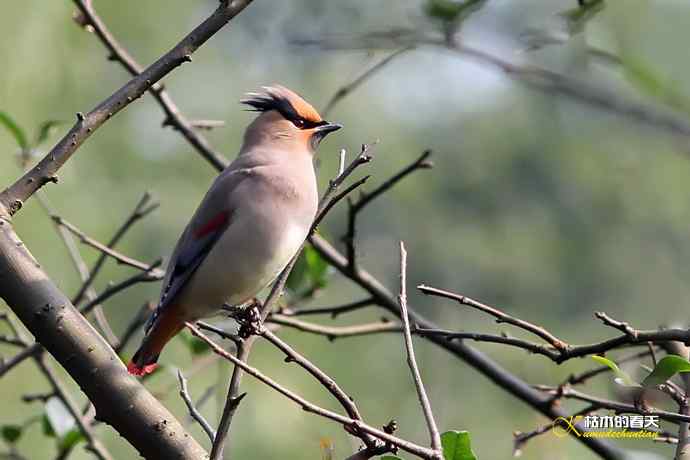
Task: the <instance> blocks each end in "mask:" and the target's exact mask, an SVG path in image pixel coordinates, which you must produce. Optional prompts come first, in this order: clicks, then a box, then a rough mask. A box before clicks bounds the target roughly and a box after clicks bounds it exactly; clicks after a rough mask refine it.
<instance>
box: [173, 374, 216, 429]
mask: <svg viewBox="0 0 690 460" xmlns="http://www.w3.org/2000/svg"><path fill="white" fill-rule="evenodd" d="M177 380H178V381H179V382H180V397H181V398H182V400H183V401H184V403H185V405H186V406H187V410H189V415H191V416H192V418H193V419H194V420H196V421H197V423H199V425H201V428H202V429H203V430H204V432H205V433H206V435H207V436H208V437H209V439H210V440H211V442H213V439H214V438H215V437H216V432H215V431H214V430H213V428H211V425H210V424H209V423H208V422H207V421H206V419H205V418H204V416H203V415H201V413H200V412H199V411H198V410H197V409H196V407H194V402H192V398H191V397H190V396H189V390H188V389H187V379H186V378H184V375H183V374H182V370H181V369H178V370H177Z"/></svg>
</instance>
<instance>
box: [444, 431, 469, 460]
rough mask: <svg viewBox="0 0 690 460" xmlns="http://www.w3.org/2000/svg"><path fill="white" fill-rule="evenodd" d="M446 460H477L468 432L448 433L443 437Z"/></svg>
mask: <svg viewBox="0 0 690 460" xmlns="http://www.w3.org/2000/svg"><path fill="white" fill-rule="evenodd" d="M441 444H442V445H443V458H444V459H445V460H477V457H476V456H475V455H474V452H472V446H471V442H470V434H469V433H468V432H467V431H446V432H445V433H443V434H442V435H441Z"/></svg>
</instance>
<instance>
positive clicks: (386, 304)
mask: <svg viewBox="0 0 690 460" xmlns="http://www.w3.org/2000/svg"><path fill="white" fill-rule="evenodd" d="M309 242H310V243H311V244H312V247H313V248H314V249H316V250H317V251H318V253H319V254H320V255H321V257H323V258H324V259H325V260H326V261H327V262H328V263H329V264H331V266H332V267H333V268H335V269H336V270H338V272H340V273H341V274H342V275H344V276H345V277H347V278H349V279H350V280H352V281H353V282H354V283H355V284H357V285H358V286H359V287H361V288H362V289H363V290H364V291H366V292H367V293H368V294H369V295H371V296H372V297H374V298H376V299H377V303H378V304H379V305H381V306H382V307H383V308H384V309H385V310H387V311H388V312H390V313H392V314H395V315H397V316H399V315H400V306H399V305H398V302H397V299H396V297H395V295H394V294H392V293H391V292H390V291H389V290H388V289H387V288H386V287H385V286H384V285H383V284H382V283H381V282H380V281H379V280H378V279H376V278H375V277H374V276H372V275H371V274H370V273H369V272H368V271H366V270H365V269H364V268H363V267H358V269H357V270H356V271H352V270H351V269H350V265H349V263H348V259H347V257H346V256H345V255H343V254H341V253H340V252H339V251H338V250H337V249H336V248H334V247H333V245H331V244H330V243H329V242H328V241H327V240H325V239H324V238H323V237H321V236H320V235H318V234H313V235H311V236H310V237H309ZM408 315H409V317H410V320H411V322H412V323H413V324H415V325H417V326H418V327H422V328H426V329H438V328H439V327H438V326H437V325H436V324H434V323H433V322H431V321H429V320H428V319H426V318H424V317H423V316H422V315H420V314H419V313H417V312H415V311H414V310H412V309H409V311H408ZM292 319H294V318H292ZM428 339H429V340H430V341H431V342H432V343H434V344H436V345H438V346H440V347H441V348H443V349H444V350H446V351H448V352H449V353H451V354H452V355H453V356H455V357H456V358H458V359H461V360H463V361H464V362H466V363H468V364H469V365H470V366H472V367H473V368H474V369H476V370H477V371H479V372H481V373H482V374H483V375H485V376H486V377H487V378H489V379H490V380H491V381H492V382H494V383H495V384H496V385H497V386H498V387H499V388H501V389H502V390H504V391H507V392H508V393H510V394H511V395H513V396H515V397H516V398H518V399H520V400H521V401H524V402H525V403H527V404H529V405H530V406H531V407H532V408H533V409H535V410H536V411H538V412H540V413H542V414H544V415H545V416H546V417H548V418H549V419H552V420H553V419H556V418H558V417H561V416H566V415H567V413H566V412H564V411H563V410H562V409H560V408H559V407H558V406H556V405H554V404H552V402H553V401H552V398H551V397H549V396H547V395H544V394H543V393H541V392H539V391H537V390H535V389H534V388H532V387H531V386H530V385H529V384H527V383H526V382H524V381H523V380H521V379H520V378H518V377H517V376H516V375H514V374H513V373H511V372H509V371H508V370H506V369H505V368H503V367H502V366H500V365H499V364H497V363H496V362H495V361H493V360H492V359H490V358H488V357H487V356H485V355H484V354H483V353H481V352H480V351H478V350H477V349H475V348H473V347H471V346H469V345H467V344H466V343H464V342H451V341H448V340H446V339H445V338H443V337H438V336H429V337H428ZM575 439H577V440H578V441H579V442H581V443H583V444H584V445H586V446H587V447H588V448H590V449H591V450H593V451H594V452H596V453H597V454H598V455H599V456H601V457H602V458H604V459H607V460H617V459H619V458H621V457H622V456H623V450H622V449H620V448H618V447H617V446H615V445H613V444H611V443H610V442H606V441H604V440H600V439H593V438H586V437H576V438H575Z"/></svg>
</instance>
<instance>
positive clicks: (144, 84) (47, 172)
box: [0, 0, 251, 217]
mask: <svg viewBox="0 0 690 460" xmlns="http://www.w3.org/2000/svg"><path fill="white" fill-rule="evenodd" d="M250 3H251V0H235V1H233V2H231V3H230V2H228V1H223V2H221V4H220V5H219V6H218V8H217V9H216V10H215V11H214V12H213V14H212V15H211V16H210V17H209V18H208V19H206V20H205V21H204V22H202V23H201V24H200V25H199V26H197V27H196V28H195V29H194V30H193V31H192V32H191V33H189V34H188V35H187V36H186V37H184V38H183V39H182V40H181V41H180V42H179V43H178V44H177V45H176V46H175V47H174V48H173V49H171V50H170V51H168V52H167V53H165V54H164V55H163V56H161V57H160V58H159V59H158V60H157V61H156V62H154V63H153V64H151V65H150V66H149V67H147V68H146V69H145V70H144V71H143V72H141V73H140V74H139V75H138V76H136V77H134V78H132V79H131V80H130V81H129V82H127V83H126V84H125V85H124V86H122V87H121V88H120V89H118V90H117V91H116V92H115V93H113V94H112V95H111V96H110V97H108V98H107V99H106V100H104V101H103V102H101V103H100V104H98V105H97V106H96V107H94V108H93V109H92V110H91V111H90V112H89V113H87V114H86V115H84V114H81V113H79V114H78V116H77V122H76V124H75V125H74V126H73V127H72V129H70V130H69V132H68V133H67V134H66V135H65V136H64V137H63V138H62V139H61V140H60V142H58V143H57V145H56V146H55V147H53V149H52V150H51V151H50V152H48V154H47V155H46V156H45V157H44V158H43V159H42V160H41V161H40V162H39V163H38V164H37V165H36V166H34V167H33V168H32V169H31V170H29V171H28V172H26V173H25V174H24V175H23V176H22V177H21V178H20V179H19V180H17V181H16V182H15V183H14V184H12V186H10V187H9V188H7V189H5V190H4V191H3V192H2V193H0V215H4V216H5V217H8V216H11V215H13V214H14V213H16V212H17V211H18V210H19V209H20V208H21V207H22V205H23V203H24V202H25V201H26V200H28V199H29V197H31V195H33V194H34V193H35V192H36V191H37V190H38V189H40V188H41V187H43V185H45V184H46V183H48V182H54V181H56V180H57V176H56V174H57V172H58V170H59V169H60V168H61V167H62V165H64V164H65V162H66V161H67V160H69V158H70V157H71V156H72V154H74V152H75V151H76V150H77V149H78V148H79V146H81V144H83V143H84V141H86V139H88V138H89V137H90V136H91V134H92V133H93V132H94V131H95V130H96V129H98V128H99V127H100V126H102V125H103V124H104V123H105V122H106V121H108V120H109V119H110V118H111V117H112V116H113V115H115V114H116V113H118V112H119V111H120V110H122V109H124V108H125V107H126V106H127V105H129V104H130V103H131V102H133V101H134V100H135V99H137V98H139V97H140V96H141V95H142V94H143V93H144V92H145V91H146V90H148V89H149V88H150V87H151V86H152V85H153V84H154V83H156V82H158V81H159V80H160V79H161V78H163V77H164V76H166V75H167V74H168V73H170V72H171V71H172V70H174V69H175V68H176V67H178V66H180V65H181V64H183V63H185V62H189V61H191V55H192V54H193V53H194V52H195V51H196V50H197V49H198V48H199V47H200V46H201V45H203V44H204V43H205V42H206V41H207V40H208V39H209V38H211V36H213V35H214V34H215V33H216V32H218V31H219V30H220V29H221V28H222V27H223V26H224V25H225V24H227V23H228V22H229V21H230V20H231V19H232V18H234V17H235V16H236V15H237V14H239V13H240V12H241V11H242V10H244V8H246V7H247V6H248V5H249V4H250ZM3 208H4V209H3Z"/></svg>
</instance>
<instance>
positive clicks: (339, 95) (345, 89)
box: [321, 45, 414, 118]
mask: <svg viewBox="0 0 690 460" xmlns="http://www.w3.org/2000/svg"><path fill="white" fill-rule="evenodd" d="M412 49H414V45H413V46H406V47H404V48H401V49H399V50H397V51H394V52H392V53H391V54H389V55H388V56H386V57H385V58H383V59H381V60H380V61H379V62H377V63H376V64H374V65H373V66H371V67H369V68H368V69H367V70H365V71H364V72H363V73H362V74H361V75H359V76H358V77H357V78H355V79H354V80H352V81H351V82H350V83H348V84H346V85H343V86H341V87H340V88H338V90H337V91H336V92H335V94H333V96H332V97H331V99H330V100H329V101H328V103H327V104H326V105H325V106H324V108H323V110H321V113H322V114H323V116H324V118H325V117H326V116H327V115H328V114H329V113H330V112H331V111H332V110H333V108H334V107H335V106H336V105H337V104H338V103H339V102H340V101H341V100H343V99H344V98H345V97H347V96H348V94H350V93H351V92H353V91H354V90H356V89H357V88H358V87H359V86H361V85H362V84H364V82H366V81H367V80H368V79H370V78H371V77H373V76H374V75H376V73H378V72H379V71H381V70H382V69H383V68H384V67H385V66H387V65H388V64H390V63H391V61H392V60H393V59H395V58H397V57H398V56H400V55H401V54H403V53H406V52H408V51H410V50H412Z"/></svg>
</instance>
